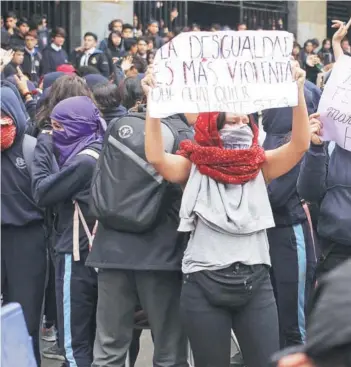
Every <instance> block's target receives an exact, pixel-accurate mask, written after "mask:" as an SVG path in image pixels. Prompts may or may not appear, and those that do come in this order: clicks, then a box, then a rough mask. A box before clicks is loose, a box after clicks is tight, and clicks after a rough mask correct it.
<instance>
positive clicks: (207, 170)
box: [177, 112, 265, 185]
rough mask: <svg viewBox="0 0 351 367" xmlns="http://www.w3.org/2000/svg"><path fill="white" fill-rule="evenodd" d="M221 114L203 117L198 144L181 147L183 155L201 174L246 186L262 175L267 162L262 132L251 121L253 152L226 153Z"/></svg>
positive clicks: (198, 124)
mask: <svg viewBox="0 0 351 367" xmlns="http://www.w3.org/2000/svg"><path fill="white" fill-rule="evenodd" d="M218 115H219V113H218V112H211V113H200V114H199V117H198V118H197V121H196V124H195V141H196V143H193V142H192V141H190V140H185V141H183V142H181V143H180V150H179V151H178V152H177V154H180V155H182V156H184V157H186V158H188V159H190V160H191V162H193V163H194V164H195V165H196V166H197V168H198V170H199V171H200V173H202V174H203V175H206V176H209V177H211V178H213V179H214V180H215V181H217V182H221V183H224V184H236V185H242V184H244V183H246V182H248V181H250V180H253V179H254V178H256V177H257V175H258V174H259V172H260V170H261V167H262V164H263V163H264V162H265V153H264V150H263V149H262V148H261V147H260V146H259V145H258V128H257V126H256V125H255V123H254V122H253V121H252V118H250V123H251V128H252V131H253V140H252V146H251V148H249V149H224V147H223V143H222V140H221V137H220V135H219V133H218V128H217V118H218Z"/></svg>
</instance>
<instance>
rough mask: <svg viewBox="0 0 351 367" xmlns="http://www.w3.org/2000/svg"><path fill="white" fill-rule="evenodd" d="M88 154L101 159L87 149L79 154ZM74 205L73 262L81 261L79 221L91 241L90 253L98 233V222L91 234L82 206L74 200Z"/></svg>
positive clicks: (96, 153)
mask: <svg viewBox="0 0 351 367" xmlns="http://www.w3.org/2000/svg"><path fill="white" fill-rule="evenodd" d="M82 154H86V155H89V156H91V157H93V158H95V159H96V160H98V159H99V153H98V152H96V151H95V150H93V149H85V150H83V151H81V152H80V153H78V155H82ZM73 204H74V214H73V260H74V261H79V260H80V253H79V220H80V221H81V222H82V225H83V228H84V231H85V234H86V235H87V237H88V241H89V251H90V250H91V247H92V246H93V241H94V237H95V234H96V231H97V226H98V221H96V222H95V225H94V228H93V231H92V232H91V233H90V230H89V227H88V225H87V222H86V220H85V218H84V215H83V213H82V210H81V209H80V206H79V204H78V202H77V201H76V200H73Z"/></svg>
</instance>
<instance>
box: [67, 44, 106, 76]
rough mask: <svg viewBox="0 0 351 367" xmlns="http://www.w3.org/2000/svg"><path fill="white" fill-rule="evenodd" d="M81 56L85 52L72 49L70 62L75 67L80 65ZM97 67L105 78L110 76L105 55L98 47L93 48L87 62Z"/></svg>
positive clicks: (77, 67)
mask: <svg viewBox="0 0 351 367" xmlns="http://www.w3.org/2000/svg"><path fill="white" fill-rule="evenodd" d="M82 57H85V53H84V52H81V51H73V53H72V55H71V62H72V64H73V65H74V67H75V68H76V69H79V68H80V67H81V60H82ZM86 65H88V66H93V67H94V68H96V69H98V70H99V71H100V73H101V75H103V76H104V77H105V78H109V76H110V66H109V62H108V60H107V57H106V55H105V54H104V52H102V51H101V50H99V49H95V50H94V52H93V53H92V54H91V55H90V56H89V59H88V62H87V64H86Z"/></svg>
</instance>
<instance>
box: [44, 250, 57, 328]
mask: <svg viewBox="0 0 351 367" xmlns="http://www.w3.org/2000/svg"><path fill="white" fill-rule="evenodd" d="M52 260H53V259H52V256H49V261H48V267H49V269H48V270H49V271H48V282H47V285H46V290H45V308H44V315H45V319H46V325H45V327H46V328H50V327H52V326H55V327H56V328H57V310H56V290H55V266H54V263H53V261H52Z"/></svg>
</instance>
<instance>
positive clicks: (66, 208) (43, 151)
mask: <svg viewBox="0 0 351 367" xmlns="http://www.w3.org/2000/svg"><path fill="white" fill-rule="evenodd" d="M89 149H93V150H95V151H97V152H100V151H101V144H99V143H94V144H92V145H91V146H89ZM53 152H54V149H53V141H52V136H51V135H49V134H40V135H39V136H38V141H37V146H36V148H35V152H34V160H33V167H32V192H33V197H34V199H35V201H36V202H37V204H38V205H40V206H41V207H54V213H55V220H54V229H53V232H54V233H53V236H54V240H55V241H54V243H55V250H56V251H57V252H58V253H72V252H73V215H74V204H73V201H74V200H77V202H78V204H79V206H80V208H81V210H82V212H83V215H84V218H85V220H86V222H87V225H88V227H89V229H90V231H92V230H93V228H94V225H95V218H94V217H92V216H91V215H90V213H89V207H88V200H89V196H90V185H91V179H92V176H93V173H94V169H95V165H96V159H95V158H93V157H92V156H90V155H87V154H82V155H76V156H75V157H73V158H72V159H70V160H69V161H68V162H66V164H64V165H63V166H62V167H61V169H59V170H58V171H57V170H56V169H55V165H54V163H53V159H52V155H53ZM88 246H89V241H88V237H87V236H86V233H85V231H84V228H83V226H82V223H81V222H80V223H79V248H80V251H87V250H88Z"/></svg>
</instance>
